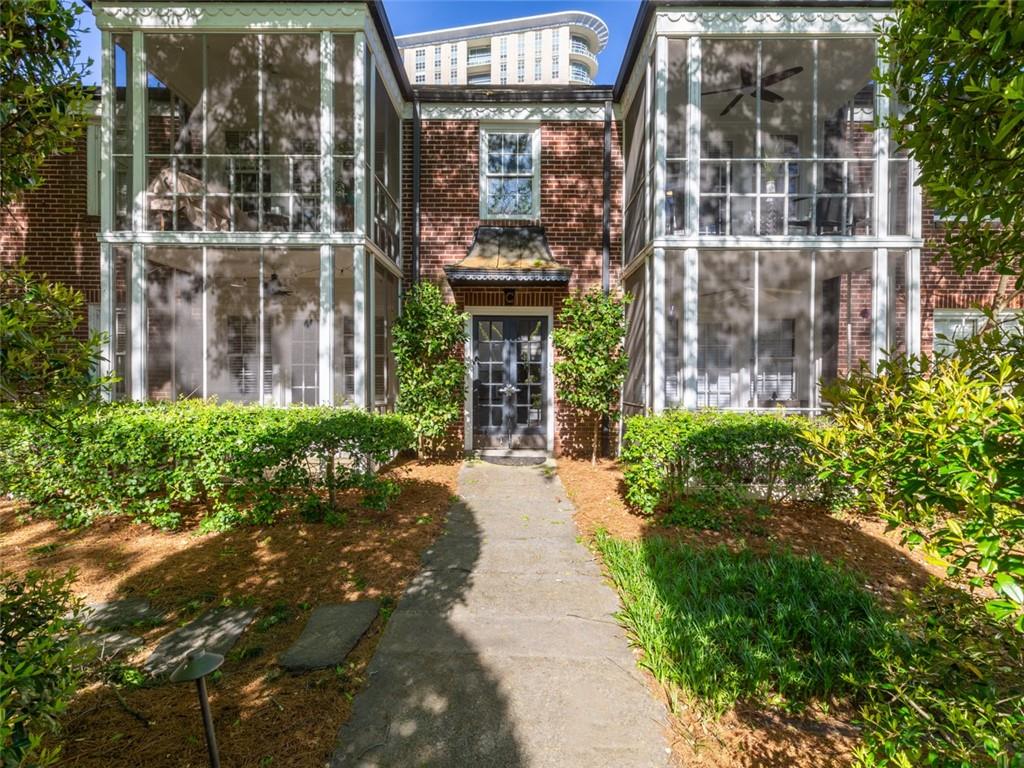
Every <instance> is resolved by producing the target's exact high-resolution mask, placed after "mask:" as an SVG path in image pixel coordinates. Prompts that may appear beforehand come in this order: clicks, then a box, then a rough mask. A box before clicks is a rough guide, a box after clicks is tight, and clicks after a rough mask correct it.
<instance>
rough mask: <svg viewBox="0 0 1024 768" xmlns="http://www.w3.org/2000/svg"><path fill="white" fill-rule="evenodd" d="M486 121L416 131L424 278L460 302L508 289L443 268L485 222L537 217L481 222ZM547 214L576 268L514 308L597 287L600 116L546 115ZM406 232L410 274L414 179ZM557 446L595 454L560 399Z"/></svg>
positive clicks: (550, 231)
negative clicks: (457, 281) (467, 280)
mask: <svg viewBox="0 0 1024 768" xmlns="http://www.w3.org/2000/svg"><path fill="white" fill-rule="evenodd" d="M479 131H480V124H479V123H478V122H477V121H458V120H437V121H424V122H423V124H422V132H421V137H420V157H421V165H420V173H421V182H420V184H421V188H420V232H421V235H420V275H421V278H422V279H425V280H430V281H432V282H435V283H438V284H440V285H442V286H444V288H445V291H446V293H447V294H448V295H449V296H450V297H451V298H452V299H453V300H454V301H455V302H456V303H457V304H458V305H459V306H462V307H465V306H494V307H495V314H500V313H501V308H502V307H504V306H508V305H509V304H507V303H506V293H505V291H504V289H502V288H497V287H479V288H478V287H473V288H465V287H460V288H456V289H455V290H454V291H453V290H452V289H451V288H450V287H449V286H448V285H447V281H446V279H445V275H444V267H445V266H446V265H449V264H454V263H456V262H458V261H460V260H462V259H463V258H465V256H466V253H467V252H468V250H469V247H470V245H471V244H472V242H473V232H474V230H475V229H476V227H478V226H480V225H481V224H488V223H494V224H500V225H509V224H516V223H521V224H527V223H533V222H527V221H522V222H509V221H506V220H502V221H500V222H487V221H481V219H480V216H479V209H480V177H479V169H480V158H479V154H480V132H479ZM540 133H541V161H540V167H541V193H540V195H541V215H540V223H541V224H542V225H543V226H544V228H545V231H546V234H547V239H548V245H549V246H550V248H551V252H552V255H553V256H554V258H555V259H556V260H558V261H559V262H560V263H562V264H563V265H565V266H568V267H570V268H571V269H572V277H571V278H570V282H569V285H568V286H567V287H563V286H559V287H554V288H552V287H545V288H534V287H520V288H517V289H516V290H515V292H514V295H513V296H512V300H511V306H517V307H542V308H547V307H550V308H551V309H552V311H553V314H554V315H555V316H556V317H557V315H558V313H559V311H560V310H561V307H562V301H563V300H564V299H565V297H566V296H567V295H568V294H569V293H570V292H572V293H575V292H577V291H584V290H588V289H591V288H600V286H601V224H602V194H601V193H602V184H603V180H602V178H603V176H602V175H603V157H604V123H603V122H600V121H578V122H577V121H561V120H559V121H549V122H542V123H541V131H540ZM403 138H404V144H405V148H404V157H405V168H404V172H405V174H406V176H405V178H406V179H408V180H411V178H412V162H411V157H412V125H411V124H407V125H406V126H405V133H404V137H403ZM619 142H620V138H619V126H618V124H613V132H612V146H613V159H612V187H611V200H612V216H611V259H610V261H611V285H612V286H613V288H617V287H618V273H619V264H620V262H621V259H620V258H619V254H620V253H621V229H622V226H621V224H622V222H621V210H620V205H619V201H620V200H621V199H622V188H621V185H622V158H621V155H620V146H619ZM403 197H404V201H403V211H404V212H405V214H404V215H405V221H404V222H403V224H404V226H403V232H404V238H405V241H404V243H403V253H405V254H406V260H405V265H406V270H407V272H406V277H407V278H411V276H412V275H411V268H412V258H411V254H412V230H413V222H412V202H413V201H412V185H411V182H410V183H407V184H406V185H405V188H404V190H403ZM555 414H556V416H555V419H556V427H555V434H556V438H555V443H556V444H555V446H553V449H554V450H555V452H556V453H561V454H564V453H573V454H575V453H580V454H586V455H589V452H590V441H591V437H590V435H591V427H590V425H589V424H587V423H582V422H581V420H580V419H579V418H578V417H576V416H574V415H573V414H571V413H569V411H568V410H567V409H565V408H563V407H561V406H560V404H559V403H557V402H556V403H555Z"/></svg>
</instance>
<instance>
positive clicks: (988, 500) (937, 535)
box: [806, 329, 1024, 631]
mask: <svg viewBox="0 0 1024 768" xmlns="http://www.w3.org/2000/svg"><path fill="white" fill-rule="evenodd" d="M958 347H959V348H958V350H957V354H955V355H953V356H950V357H939V358H937V359H936V360H934V361H931V360H929V359H928V358H920V359H919V358H897V359H894V360H890V361H887V362H884V363H882V364H881V366H880V367H879V371H878V373H877V375H872V374H871V373H870V372H869V371H867V370H861V371H855V372H854V373H852V374H850V376H849V377H847V378H846V379H843V380H840V381H839V382H837V383H836V384H835V385H833V386H831V387H828V388H826V389H825V390H824V395H825V397H826V399H827V401H828V403H829V404H830V406H831V410H830V414H829V416H830V418H829V426H828V428H826V429H818V430H815V431H814V432H808V433H807V435H806V437H807V440H808V441H809V442H810V443H811V444H812V445H813V446H814V450H813V451H811V452H810V453H809V455H810V457H811V460H812V462H813V463H814V464H815V466H816V467H817V470H818V471H819V472H820V475H821V477H822V478H824V479H825V480H827V481H828V482H830V483H834V484H841V485H843V486H845V487H846V489H847V491H848V493H849V494H850V496H851V498H852V500H853V501H854V502H856V503H858V504H860V505H861V507H862V508H867V509H875V510H877V511H878V512H879V513H880V514H881V516H882V517H883V518H884V519H886V520H887V521H888V522H889V523H890V524H891V525H892V526H894V527H899V528H900V529H901V531H902V533H903V537H904V541H905V542H906V543H908V544H910V545H912V546H916V545H925V546H926V548H927V549H928V550H929V551H930V552H931V553H932V554H933V555H935V556H937V557H940V558H942V559H943V560H944V561H945V562H946V563H947V565H948V568H949V573H950V574H951V575H957V574H966V575H968V576H969V577H970V579H971V581H972V583H974V584H975V585H979V586H980V585H982V584H986V583H987V584H989V585H991V586H992V587H993V588H994V589H995V590H996V592H997V593H999V597H998V599H994V600H991V601H989V603H988V608H989V610H990V612H991V613H992V615H993V616H995V617H996V618H999V619H1002V620H1007V621H1010V622H1015V624H1016V626H1017V629H1018V630H1020V631H1024V399H1022V398H1024V341H1022V337H1021V336H1020V334H1012V335H1006V334H1005V333H1004V332H1002V331H1000V330H999V329H994V330H993V331H991V332H989V333H986V334H983V335H982V336H981V337H979V338H976V339H972V340H969V341H965V342H962V343H961V344H959V345H958Z"/></svg>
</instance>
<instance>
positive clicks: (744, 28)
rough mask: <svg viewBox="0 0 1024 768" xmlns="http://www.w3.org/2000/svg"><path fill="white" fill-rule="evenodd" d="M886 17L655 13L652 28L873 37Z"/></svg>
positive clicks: (673, 32)
mask: <svg viewBox="0 0 1024 768" xmlns="http://www.w3.org/2000/svg"><path fill="white" fill-rule="evenodd" d="M890 15H891V14H890V13H889V12H887V11H862V10H834V11H832V10H829V11H809V10H806V9H796V8H780V9H778V10H772V11H765V10H755V9H743V10H732V11H725V10H712V9H699V10H688V11H659V12H658V14H657V16H656V21H655V27H656V29H657V33H658V34H671V35H678V34H686V35H701V34H705V35H725V34H728V35H735V34H756V35H762V36H763V35H786V34H832V35H873V34H875V31H876V29H877V27H878V26H879V24H881V23H882V22H883V21H884V20H885V19H886V18H887V17H888V16H890Z"/></svg>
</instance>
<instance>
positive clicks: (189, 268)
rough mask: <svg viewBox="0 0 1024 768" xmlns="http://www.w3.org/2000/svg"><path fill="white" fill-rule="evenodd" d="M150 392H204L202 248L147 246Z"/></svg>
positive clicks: (172, 396) (161, 395)
mask: <svg viewBox="0 0 1024 768" xmlns="http://www.w3.org/2000/svg"><path fill="white" fill-rule="evenodd" d="M146 320H147V322H146V397H147V398H148V399H150V400H177V399H178V398H181V397H202V395H203V344H202V338H203V252H202V249H201V248H155V247H149V248H147V249H146Z"/></svg>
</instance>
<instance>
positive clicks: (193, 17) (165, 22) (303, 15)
mask: <svg viewBox="0 0 1024 768" xmlns="http://www.w3.org/2000/svg"><path fill="white" fill-rule="evenodd" d="M93 13H94V14H95V15H96V26H97V27H98V28H99V29H101V30H105V29H125V28H131V29H139V28H141V29H147V30H153V29H221V30H224V29H230V30H246V29H249V30H254V31H255V30H260V31H266V30H274V29H330V30H335V31H341V30H347V31H350V32H352V31H356V30H360V29H363V28H364V26H365V24H366V13H365V11H364V9H363V8H362V7H361V6H359V5H353V4H349V3H196V4H194V5H177V4H171V3H152V4H149V5H144V6H143V5H113V4H112V5H106V4H104V3H94V4H93Z"/></svg>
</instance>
